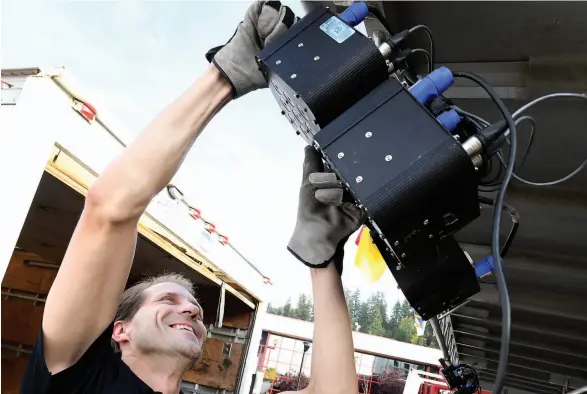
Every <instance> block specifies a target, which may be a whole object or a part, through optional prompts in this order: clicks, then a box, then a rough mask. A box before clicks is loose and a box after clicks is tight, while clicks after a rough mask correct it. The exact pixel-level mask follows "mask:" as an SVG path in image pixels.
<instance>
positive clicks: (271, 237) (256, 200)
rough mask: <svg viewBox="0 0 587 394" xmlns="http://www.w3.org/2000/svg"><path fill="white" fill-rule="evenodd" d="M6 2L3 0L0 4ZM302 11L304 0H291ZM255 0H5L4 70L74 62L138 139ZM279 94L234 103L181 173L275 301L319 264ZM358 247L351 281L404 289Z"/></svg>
mask: <svg viewBox="0 0 587 394" xmlns="http://www.w3.org/2000/svg"><path fill="white" fill-rule="evenodd" d="M0 2H2V0H0ZM283 3H284V4H287V5H289V6H290V7H291V8H292V10H293V11H294V12H295V13H296V15H298V16H300V17H303V15H304V14H305V12H304V10H303V7H302V5H301V2H300V1H295V0H289V1H283ZM250 4H251V2H250V1H248V0H247V1H241V0H239V1H220V0H218V1H200V0H199V1H186V0H183V1H146V0H128V1H123V0H96V1H89V0H35V1H31V0H3V4H2V13H1V29H2V31H1V36H0V37H1V42H0V45H1V47H0V53H1V56H2V63H1V66H2V67H3V68H17V67H37V66H40V67H44V66H48V67H52V66H63V67H65V69H66V70H67V72H68V73H71V74H73V76H74V77H75V79H77V80H80V81H81V82H82V83H83V85H84V87H85V88H86V89H88V90H89V91H90V92H91V95H92V97H94V98H95V105H96V107H97V108H98V110H100V108H105V107H106V108H107V110H108V113H109V114H113V115H114V117H115V118H116V119H117V120H118V121H119V122H120V124H121V125H122V127H121V128H120V129H119V130H116V132H117V133H119V134H121V135H123V136H125V137H127V138H131V139H132V138H133V137H135V136H136V135H137V134H138V133H139V132H140V131H141V130H142V129H143V128H144V127H145V126H146V125H147V124H148V123H149V122H150V121H151V120H152V119H153V118H154V117H155V116H156V115H157V113H158V112H159V111H160V110H161V109H163V108H164V107H165V106H166V105H167V104H169V103H170V102H171V101H172V100H174V99H175V98H176V97H178V96H179V95H180V94H181V93H183V92H184V91H185V90H186V89H187V88H188V87H189V86H190V85H191V84H192V83H193V82H194V81H195V80H196V79H197V77H198V76H199V75H201V74H202V73H203V71H204V70H205V68H206V67H207V62H206V59H205V57H204V54H205V53H206V52H207V51H208V49H210V48H212V47H215V46H217V45H221V44H224V43H225V42H226V41H227V40H228V39H229V38H230V36H232V34H233V32H234V30H235V28H236V26H237V24H238V23H239V22H240V21H241V20H242V17H243V15H244V14H245V11H246V9H247V7H248V6H249V5H250ZM304 145H305V142H304V141H303V140H302V138H301V137H299V136H297V135H296V134H295V132H294V130H293V129H292V128H291V126H290V125H289V123H287V122H286V121H285V120H284V118H283V117H282V116H281V114H280V110H279V107H278V105H277V103H276V102H275V101H274V99H273V96H272V95H271V93H270V92H269V90H267V89H265V90H261V91H256V92H253V93H250V94H248V95H246V96H244V97H242V98H240V99H238V100H236V101H233V102H231V103H230V104H229V105H228V106H227V107H225V108H224V109H223V110H222V111H221V112H220V113H219V114H218V115H217V116H216V117H215V118H214V119H213V120H212V122H211V123H209V125H208V126H207V127H206V129H205V130H204V132H203V133H202V134H201V136H200V137H199V138H198V140H197V141H196V143H195V144H194V146H193V148H192V150H191V151H190V153H189V155H188V156H187V157H186V159H185V161H184V163H183V164H182V167H181V169H180V170H179V172H178V174H177V176H176V182H177V183H178V184H181V185H182V191H183V192H184V194H185V195H186V198H187V199H188V201H189V202H190V203H191V204H192V205H194V206H196V207H198V208H200V209H201V210H202V213H203V214H204V215H205V216H206V217H207V218H208V219H209V220H211V221H212V222H214V223H215V224H216V226H217V228H218V230H219V232H221V233H223V234H226V235H227V236H228V237H229V238H230V241H231V243H232V244H233V245H234V246H235V247H236V248H237V249H238V250H239V251H240V252H241V253H242V254H244V255H245V256H246V257H247V258H248V259H249V260H250V261H252V262H253V263H254V264H255V265H257V266H258V267H260V269H261V270H262V271H263V272H264V273H265V274H266V275H268V276H269V277H270V278H271V279H272V282H273V283H274V285H273V288H274V291H273V292H272V293H271V300H270V301H271V302H273V303H275V304H283V303H284V302H285V301H286V300H287V298H288V297H292V299H293V300H294V301H295V299H296V298H297V297H298V295H299V294H300V293H302V292H303V293H306V294H310V292H311V286H310V275H309V270H308V269H307V268H306V267H305V266H304V265H302V264H301V263H300V262H298V261H297V260H296V259H295V258H294V257H293V256H291V255H290V253H289V252H288V251H287V250H286V245H287V243H288V241H289V237H290V236H291V232H292V230H293V227H294V225H295V219H296V210H297V199H298V191H299V186H300V183H301V178H302V161H303V147H304ZM354 239H355V236H354V235H353V236H351V238H350V240H349V242H348V243H347V247H346V256H345V267H344V273H343V283H344V285H345V286H347V287H348V288H350V289H356V288H359V289H361V292H362V293H363V295H364V296H367V295H369V294H371V293H372V292H374V291H383V292H385V294H386V296H387V298H388V300H389V302H390V303H393V302H395V301H396V300H397V299H398V298H400V297H403V296H402V294H401V291H400V290H398V289H397V284H396V283H395V280H394V279H393V276H392V275H391V274H390V273H389V271H387V270H386V272H385V274H384V275H383V277H382V278H381V279H380V280H379V281H378V282H376V283H369V282H367V281H366V279H365V278H364V277H363V275H362V273H361V272H360V271H359V270H358V269H357V268H356V267H355V266H354V265H353V262H354V258H355V253H356V249H355V246H354V242H353V241H354Z"/></svg>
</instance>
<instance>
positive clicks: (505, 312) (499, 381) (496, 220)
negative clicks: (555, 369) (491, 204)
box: [454, 71, 517, 394]
mask: <svg viewBox="0 0 587 394" xmlns="http://www.w3.org/2000/svg"><path fill="white" fill-rule="evenodd" d="M454 76H455V77H458V78H465V79H469V80H471V81H473V82H475V83H477V84H478V85H479V86H481V87H482V88H483V90H485V91H486V92H487V94H488V95H489V96H490V97H491V99H492V100H493V101H494V102H495V104H496V105H497V107H498V108H499V111H500V112H501V114H502V115H503V117H504V119H505V121H506V123H507V126H508V128H509V130H510V145H511V147H510V152H509V161H508V164H507V167H506V173H505V177H504V179H503V182H502V184H501V186H500V188H499V192H498V193H497V198H496V201H495V209H494V211H493V231H492V237H491V238H492V239H491V251H492V254H493V261H494V264H495V276H496V279H497V289H498V291H499V298H500V300H501V313H502V327H501V346H500V352H499V353H500V354H499V365H498V368H497V374H496V378H495V383H494V390H493V391H494V392H495V393H496V394H501V393H502V391H503V386H504V381H505V375H506V370H507V363H508V356H509V348H510V334H511V306H510V298H509V294H508V290H507V284H506V281H505V277H504V274H503V270H502V266H501V264H500V262H501V257H500V250H499V225H500V222H501V210H502V207H503V201H504V198H505V192H506V189H507V186H508V184H509V182H510V179H511V178H512V173H513V171H514V164H515V154H516V148H517V132H516V125H515V123H514V119H513V118H512V115H511V114H510V113H509V111H508V109H507V107H506V106H505V104H504V102H503V101H502V100H501V98H500V97H499V96H498V95H497V93H496V92H495V90H494V89H493V88H492V87H491V86H490V85H489V84H488V83H487V82H486V81H485V80H484V79H483V78H481V77H479V76H477V75H475V74H472V73H468V72H464V71H461V72H455V73H454Z"/></svg>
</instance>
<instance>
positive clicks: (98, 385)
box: [21, 325, 154, 394]
mask: <svg viewBox="0 0 587 394" xmlns="http://www.w3.org/2000/svg"><path fill="white" fill-rule="evenodd" d="M112 327H113V326H112V325H110V326H109V327H108V328H107V329H106V330H105V331H104V332H103V333H102V335H100V336H99V337H98V339H96V341H95V342H94V343H93V344H92V345H91V346H90V347H89V348H88V350H87V351H86V353H85V354H84V355H83V356H82V357H81V358H80V360H79V361H78V362H77V363H75V364H74V365H72V366H71V367H69V368H67V369H66V370H63V371H61V372H59V373H57V374H55V375H52V374H51V373H50V372H49V370H48V369H47V364H46V363H45V355H44V351H43V335H42V334H41V333H39V337H38V338H37V341H36V343H35V346H34V348H33V352H32V353H31V355H30V358H29V362H28V367H27V370H26V372H25V374H24V376H23V378H22V388H21V394H82V393H83V394H106V393H108V394H110V393H112V394H114V393H116V394H153V393H154V391H153V390H151V388H150V387H149V386H147V385H146V384H145V383H144V382H143V381H142V380H141V379H139V378H138V377H137V376H136V375H135V374H134V373H133V372H132V371H131V370H130V368H129V367H128V366H127V365H126V364H125V363H124V362H123V361H122V360H121V355H120V353H116V352H114V349H113V348H112V346H111V345H110V338H111V335H112Z"/></svg>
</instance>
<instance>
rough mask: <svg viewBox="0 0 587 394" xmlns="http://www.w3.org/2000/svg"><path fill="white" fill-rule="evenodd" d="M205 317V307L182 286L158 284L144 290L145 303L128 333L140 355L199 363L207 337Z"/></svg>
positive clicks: (128, 326) (129, 327)
mask: <svg viewBox="0 0 587 394" xmlns="http://www.w3.org/2000/svg"><path fill="white" fill-rule="evenodd" d="M202 318H203V314H202V308H201V307H200V305H199V304H198V302H197V301H196V299H195V298H194V297H193V296H192V295H191V294H190V293H189V292H188V291H187V290H186V289H185V288H184V287H183V286H180V285H178V284H176V283H159V284H156V285H153V286H151V287H150V288H148V289H147V290H145V293H144V301H143V304H142V306H141V307H140V308H139V310H138V311H137V313H136V315H135V316H134V318H133V319H132V321H131V322H130V324H128V325H127V330H128V334H129V336H130V339H131V342H132V344H133V345H134V347H135V348H136V349H137V350H138V351H140V352H143V353H159V354H166V355H169V356H172V357H173V356H181V357H183V358H187V359H189V360H192V361H194V362H196V361H198V360H199V359H200V357H201V355H202V345H203V343H204V339H205V338H206V327H205V326H204V324H203V323H202Z"/></svg>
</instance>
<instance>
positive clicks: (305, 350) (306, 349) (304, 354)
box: [296, 341, 310, 391]
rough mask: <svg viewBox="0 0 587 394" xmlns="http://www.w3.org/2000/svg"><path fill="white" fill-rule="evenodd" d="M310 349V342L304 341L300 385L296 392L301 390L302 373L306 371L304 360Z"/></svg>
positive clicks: (299, 373) (299, 375) (299, 377)
mask: <svg viewBox="0 0 587 394" xmlns="http://www.w3.org/2000/svg"><path fill="white" fill-rule="evenodd" d="M309 348H310V342H307V341H304V353H303V354H302V363H301V364H300V371H299V372H298V384H297V388H296V390H298V391H299V390H300V380H301V379H302V372H303V369H304V359H305V358H306V352H307V351H308V349H309Z"/></svg>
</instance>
